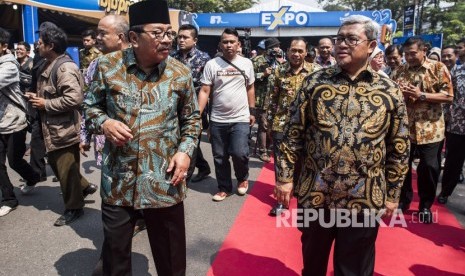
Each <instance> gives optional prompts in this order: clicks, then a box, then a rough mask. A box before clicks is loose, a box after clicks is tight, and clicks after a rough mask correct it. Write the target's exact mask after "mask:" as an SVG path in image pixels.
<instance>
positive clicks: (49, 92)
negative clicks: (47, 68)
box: [43, 85, 60, 99]
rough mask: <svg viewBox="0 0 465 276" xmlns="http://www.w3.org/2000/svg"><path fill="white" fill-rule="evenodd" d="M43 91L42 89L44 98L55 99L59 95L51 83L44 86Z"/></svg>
mask: <svg viewBox="0 0 465 276" xmlns="http://www.w3.org/2000/svg"><path fill="white" fill-rule="evenodd" d="M43 91H44V98H46V99H55V98H58V97H59V96H60V95H59V93H58V91H57V89H56V88H55V87H54V86H53V85H46V86H44V88H43Z"/></svg>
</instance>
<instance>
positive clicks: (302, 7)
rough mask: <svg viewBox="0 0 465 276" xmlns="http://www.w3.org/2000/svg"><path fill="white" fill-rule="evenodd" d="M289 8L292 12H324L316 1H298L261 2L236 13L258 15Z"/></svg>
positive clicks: (275, 0) (274, 0)
mask: <svg viewBox="0 0 465 276" xmlns="http://www.w3.org/2000/svg"><path fill="white" fill-rule="evenodd" d="M283 6H290V7H291V8H290V9H289V11H292V12H300V11H304V12H325V10H323V9H322V8H320V5H319V4H318V2H317V0H306V1H305V2H304V3H302V1H298V0H294V1H292V0H262V1H259V3H257V4H255V5H253V6H252V7H251V8H249V9H246V10H243V11H238V13H260V12H262V11H277V10H279V8H280V7H283Z"/></svg>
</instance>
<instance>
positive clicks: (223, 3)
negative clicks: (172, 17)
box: [168, 0, 257, 13]
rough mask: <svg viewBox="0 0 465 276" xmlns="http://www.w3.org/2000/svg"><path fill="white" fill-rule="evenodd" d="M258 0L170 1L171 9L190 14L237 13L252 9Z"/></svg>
mask: <svg viewBox="0 0 465 276" xmlns="http://www.w3.org/2000/svg"><path fill="white" fill-rule="evenodd" d="M256 2H257V1H256V0H168V5H169V6H170V7H171V8H175V9H180V10H186V11H189V12H198V13H203V12H205V13H206V12H237V11H241V10H245V9H248V8H250V7H252V6H253V5H254V4H255V3H256Z"/></svg>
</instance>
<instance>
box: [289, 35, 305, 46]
mask: <svg viewBox="0 0 465 276" xmlns="http://www.w3.org/2000/svg"><path fill="white" fill-rule="evenodd" d="M294 41H303V42H304V43H305V48H307V45H308V41H307V40H306V39H305V38H304V37H302V36H295V37H293V38H291V43H290V44H292V42H294ZM290 44H289V45H290Z"/></svg>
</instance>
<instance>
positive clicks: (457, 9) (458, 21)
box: [440, 1, 465, 45]
mask: <svg viewBox="0 0 465 276" xmlns="http://www.w3.org/2000/svg"><path fill="white" fill-rule="evenodd" d="M464 20H465V3H464V2H463V1H461V2H460V3H457V2H456V3H455V5H454V6H452V7H451V8H449V9H448V10H447V12H443V13H442V16H441V27H440V31H441V32H442V33H443V39H444V43H443V44H444V45H447V44H454V43H455V42H457V40H459V39H461V38H463V37H465V22H464Z"/></svg>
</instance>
